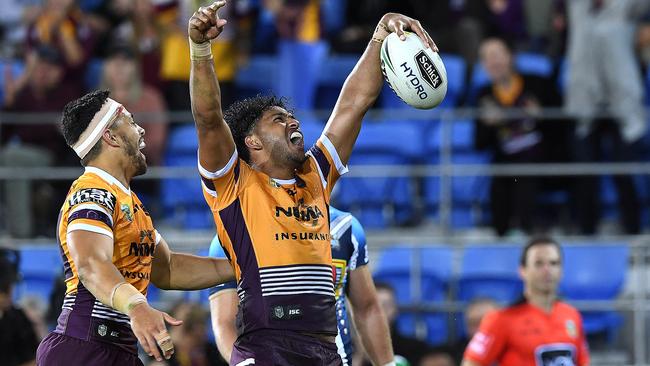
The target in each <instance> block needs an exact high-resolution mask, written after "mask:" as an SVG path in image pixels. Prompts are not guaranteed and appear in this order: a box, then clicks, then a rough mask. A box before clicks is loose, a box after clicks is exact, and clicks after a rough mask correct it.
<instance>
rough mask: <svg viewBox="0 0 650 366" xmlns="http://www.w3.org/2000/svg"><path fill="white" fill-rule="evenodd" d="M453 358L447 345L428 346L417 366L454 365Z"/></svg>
mask: <svg viewBox="0 0 650 366" xmlns="http://www.w3.org/2000/svg"><path fill="white" fill-rule="evenodd" d="M455 365H456V363H455V362H454V358H453V356H452V354H451V351H450V350H449V349H447V347H433V348H430V349H429V350H428V351H426V353H425V354H424V356H422V359H420V363H418V366H455Z"/></svg>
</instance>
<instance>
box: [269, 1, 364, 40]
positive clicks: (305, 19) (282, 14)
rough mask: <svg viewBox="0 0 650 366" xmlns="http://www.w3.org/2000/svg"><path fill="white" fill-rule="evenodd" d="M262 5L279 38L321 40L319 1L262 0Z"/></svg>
mask: <svg viewBox="0 0 650 366" xmlns="http://www.w3.org/2000/svg"><path fill="white" fill-rule="evenodd" d="M263 3H264V7H265V8H266V9H268V10H269V11H270V12H271V13H272V14H273V15H274V17H275V25H276V27H277V30H278V34H279V36H280V38H282V39H291V40H296V41H300V42H316V41H318V40H320V39H321V35H322V32H321V22H320V0H263ZM375 25H376V24H375Z"/></svg>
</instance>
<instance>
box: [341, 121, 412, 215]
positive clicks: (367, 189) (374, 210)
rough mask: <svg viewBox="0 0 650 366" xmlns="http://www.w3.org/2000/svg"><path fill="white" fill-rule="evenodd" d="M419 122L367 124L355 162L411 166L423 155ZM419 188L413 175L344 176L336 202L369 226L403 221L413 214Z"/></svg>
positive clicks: (353, 156)
mask: <svg viewBox="0 0 650 366" xmlns="http://www.w3.org/2000/svg"><path fill="white" fill-rule="evenodd" d="M421 140H422V139H421V132H420V129H419V127H418V124H417V123H407V122H404V121H402V122H400V121H384V122H382V123H365V124H364V125H363V128H362V130H361V133H360V135H359V138H358V140H357V143H356V145H355V148H354V154H352V157H351V158H350V166H351V169H354V165H396V166H399V165H408V164H411V163H412V162H413V161H415V160H416V159H417V158H418V156H419V154H421V151H422V150H421V147H422V141H421ZM414 189H415V187H414V185H413V182H412V181H411V179H410V177H381V176H380V177H354V178H347V177H344V178H343V179H341V181H340V182H339V184H338V192H337V194H336V197H335V204H336V205H338V206H340V207H341V208H343V209H345V210H348V211H352V212H353V213H354V214H355V215H358V217H357V218H358V219H359V220H360V221H361V222H362V223H363V224H364V225H365V226H366V227H369V228H371V227H372V228H377V227H385V226H387V225H389V224H391V223H397V224H401V223H404V222H406V221H408V219H409V218H410V216H411V215H412V214H413V198H414V194H415V191H414Z"/></svg>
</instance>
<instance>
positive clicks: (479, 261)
mask: <svg viewBox="0 0 650 366" xmlns="http://www.w3.org/2000/svg"><path fill="white" fill-rule="evenodd" d="M520 255H521V248H520V247H519V246H512V245H507V244H494V245H476V246H475V245H471V246H467V247H465V251H464V253H463V259H462V265H461V272H460V276H459V279H458V294H457V297H458V300H460V301H465V302H469V301H471V300H473V299H475V298H491V299H494V300H496V301H498V302H501V303H511V302H513V301H515V300H517V298H519V297H520V296H521V295H522V291H523V284H522V282H521V280H520V279H519V275H518V268H519V257H520Z"/></svg>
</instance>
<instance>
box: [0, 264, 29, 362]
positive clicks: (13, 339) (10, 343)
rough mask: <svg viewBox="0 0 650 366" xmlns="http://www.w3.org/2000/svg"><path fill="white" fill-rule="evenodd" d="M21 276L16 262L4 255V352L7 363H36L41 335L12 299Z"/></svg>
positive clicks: (0, 268) (0, 345)
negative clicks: (38, 334)
mask: <svg viewBox="0 0 650 366" xmlns="http://www.w3.org/2000/svg"><path fill="white" fill-rule="evenodd" d="M17 275H18V273H17V272H16V266H15V264H13V263H11V262H10V261H9V260H8V259H7V258H6V257H4V256H0V354H2V364H3V365H6V366H19V365H20V366H26V365H35V363H36V361H35V358H36V348H37V347H38V338H37V335H36V332H35V330H34V326H33V324H32V323H31V322H30V320H29V318H28V317H27V315H26V314H25V312H24V311H23V310H22V309H20V308H18V307H16V306H15V305H14V304H13V300H12V296H13V290H14V285H15V282H16V279H17Z"/></svg>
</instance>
